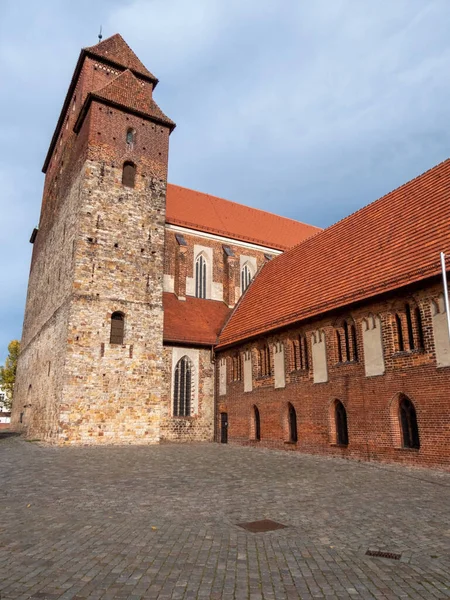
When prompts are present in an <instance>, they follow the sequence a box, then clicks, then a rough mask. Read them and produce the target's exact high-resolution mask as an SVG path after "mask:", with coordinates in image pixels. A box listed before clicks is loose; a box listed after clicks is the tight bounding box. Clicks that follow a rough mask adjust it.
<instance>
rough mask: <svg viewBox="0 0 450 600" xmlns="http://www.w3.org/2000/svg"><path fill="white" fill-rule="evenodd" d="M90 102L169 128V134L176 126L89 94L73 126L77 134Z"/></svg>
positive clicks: (91, 93)
mask: <svg viewBox="0 0 450 600" xmlns="http://www.w3.org/2000/svg"><path fill="white" fill-rule="evenodd" d="M92 100H96V101H97V102H101V103H102V104H105V105H106V106H110V107H111V108H118V109H120V110H124V111H125V112H127V113H129V114H132V115H136V116H138V117H140V118H142V119H146V120H147V121H152V122H154V123H159V124H160V125H164V126H165V127H169V129H170V133H172V131H173V130H174V129H175V127H176V124H175V123H174V122H173V121H171V120H170V119H168V120H167V121H166V120H165V119H161V118H159V117H155V116H153V115H150V114H148V113H145V112H141V111H139V110H136V109H134V108H131V107H129V106H127V105H126V104H122V103H120V102H114V101H113V100H109V99H107V98H104V97H103V96H101V95H97V94H96V93H95V92H90V93H89V94H88V95H87V97H86V100H85V101H84V104H83V106H82V108H81V110H80V114H79V115H78V118H77V120H76V122H75V125H74V126H73V130H74V132H75V133H78V132H79V131H80V129H81V126H82V125H83V121H84V119H85V117H86V114H87V112H88V110H89V107H90V105H91V102H92Z"/></svg>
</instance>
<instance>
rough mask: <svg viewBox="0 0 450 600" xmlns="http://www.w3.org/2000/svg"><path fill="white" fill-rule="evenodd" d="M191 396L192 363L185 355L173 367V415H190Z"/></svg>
mask: <svg viewBox="0 0 450 600" xmlns="http://www.w3.org/2000/svg"><path fill="white" fill-rule="evenodd" d="M191 398H192V363H191V361H190V360H189V358H188V357H187V356H183V358H180V360H179V361H178V362H177V366H176V367H175V381H174V388H173V414H174V416H175V417H189V416H190V415H191Z"/></svg>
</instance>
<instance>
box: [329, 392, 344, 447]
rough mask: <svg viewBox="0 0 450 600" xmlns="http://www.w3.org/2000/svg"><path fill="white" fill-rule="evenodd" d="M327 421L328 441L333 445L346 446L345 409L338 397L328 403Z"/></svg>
mask: <svg viewBox="0 0 450 600" xmlns="http://www.w3.org/2000/svg"><path fill="white" fill-rule="evenodd" d="M329 421H330V443H331V444H332V445H335V446H348V423H347V410H346V408H345V406H344V404H343V403H342V402H341V401H340V400H338V399H334V400H332V401H331V403H330V408H329Z"/></svg>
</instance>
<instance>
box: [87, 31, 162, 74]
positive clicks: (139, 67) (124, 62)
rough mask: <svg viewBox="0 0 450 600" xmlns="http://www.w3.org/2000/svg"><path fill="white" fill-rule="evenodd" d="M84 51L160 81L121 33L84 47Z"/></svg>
mask: <svg viewBox="0 0 450 600" xmlns="http://www.w3.org/2000/svg"><path fill="white" fill-rule="evenodd" d="M84 51H85V52H87V53H88V54H91V55H93V56H98V57H99V58H103V59H105V60H107V61H109V62H111V63H114V64H116V65H120V66H122V67H126V68H127V69H131V71H134V72H135V73H138V74H139V75H143V76H144V77H148V78H149V79H152V80H153V81H155V82H157V81H158V80H157V79H156V77H155V76H154V75H153V74H152V73H150V71H149V70H148V69H147V67H145V66H144V65H143V64H142V63H141V61H140V60H139V58H138V57H137V56H136V54H135V53H134V52H133V50H132V49H131V48H130V46H129V45H128V44H127V43H126V41H125V40H124V39H123V37H122V36H121V35H120V34H119V33H115V34H114V35H112V36H111V37H109V38H107V39H106V40H103V42H100V43H99V44H96V45H95V46H89V47H88V48H84Z"/></svg>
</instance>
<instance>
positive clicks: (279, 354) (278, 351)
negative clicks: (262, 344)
mask: <svg viewBox="0 0 450 600" xmlns="http://www.w3.org/2000/svg"><path fill="white" fill-rule="evenodd" d="M273 351H274V354H273V362H274V371H275V377H274V380H275V381H274V385H275V388H284V387H285V386H286V374H285V367H284V344H283V342H277V343H276V344H275V345H274V347H273Z"/></svg>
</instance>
